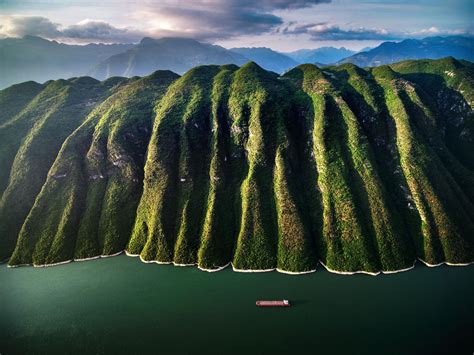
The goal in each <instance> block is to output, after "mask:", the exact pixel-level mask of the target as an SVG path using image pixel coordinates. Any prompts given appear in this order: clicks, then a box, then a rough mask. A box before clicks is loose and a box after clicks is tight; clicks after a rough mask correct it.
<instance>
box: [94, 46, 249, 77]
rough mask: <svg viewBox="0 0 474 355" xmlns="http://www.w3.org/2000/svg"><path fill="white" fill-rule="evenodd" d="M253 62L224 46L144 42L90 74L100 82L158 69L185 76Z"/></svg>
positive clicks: (142, 74) (114, 56)
mask: <svg viewBox="0 0 474 355" xmlns="http://www.w3.org/2000/svg"><path fill="white" fill-rule="evenodd" d="M248 61H249V60H248V59H247V58H245V57H244V56H242V55H240V54H238V53H236V52H233V51H230V50H228V49H225V48H223V47H220V46H216V45H212V44H207V43H201V42H198V41H196V40H194V39H189V38H171V37H170V38H160V39H152V38H148V37H146V38H143V39H142V40H141V41H140V43H138V44H137V45H136V46H134V47H132V48H130V49H129V50H127V51H125V52H123V53H120V54H116V55H113V56H111V57H110V58H108V59H106V60H104V61H102V62H101V63H100V64H99V65H97V67H96V68H94V69H93V70H92V71H91V72H90V73H89V74H90V75H91V76H93V77H95V78H97V79H105V78H109V77H112V76H126V77H131V76H135V75H138V76H144V75H147V74H150V73H152V72H153V71H155V70H157V69H166V70H171V71H173V72H175V73H178V74H183V73H184V72H186V71H188V70H189V69H191V68H193V67H195V66H198V65H204V64H237V65H242V64H245V63H246V62H248Z"/></svg>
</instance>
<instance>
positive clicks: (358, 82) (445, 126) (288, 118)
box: [0, 58, 474, 272]
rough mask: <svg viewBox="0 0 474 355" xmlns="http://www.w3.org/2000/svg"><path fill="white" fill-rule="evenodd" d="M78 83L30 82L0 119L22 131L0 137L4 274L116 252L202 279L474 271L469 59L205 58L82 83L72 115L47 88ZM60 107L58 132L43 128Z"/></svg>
mask: <svg viewBox="0 0 474 355" xmlns="http://www.w3.org/2000/svg"><path fill="white" fill-rule="evenodd" d="M76 80H79V81H80V80H85V79H76ZM74 85H78V84H77V83H73V82H71V81H69V82H65V81H58V82H52V83H49V84H48V85H46V86H44V87H36V86H34V85H32V84H29V86H30V91H29V92H30V93H31V95H30V96H28V95H26V94H25V96H24V97H23V98H22V99H21V100H22V101H21V102H18V103H15V105H13V104H12V108H11V110H10V111H9V112H11V113H10V116H9V117H3V116H1V117H0V118H1V120H2V121H1V122H6V123H3V124H2V125H0V135H2V134H5V135H6V134H7V133H3V132H7V131H2V130H4V129H5V128H4V127H5V125H8V124H18V122H19V123H21V122H23V121H25V122H29V123H25V124H24V125H23V126H22V127H24V128H22V129H23V130H22V132H23V133H21V135H20V136H18V137H17V138H15V139H16V141H15V142H14V143H11V144H10V143H9V145H6V144H5V143H0V154H2V155H1V158H2V164H5V166H7V167H8V169H9V171H10V173H9V178H6V179H5V182H4V184H5V186H7V187H6V189H4V191H3V190H2V200H1V204H0V233H1V234H0V240H1V246H2V248H1V254H2V255H1V257H2V258H9V257H10V261H9V263H10V265H18V264H35V265H43V264H52V263H58V262H62V261H66V260H71V259H85V258H91V257H95V256H98V255H112V254H115V253H117V252H120V251H122V250H126V251H127V252H128V253H129V254H134V255H140V257H141V258H142V260H144V261H148V262H158V263H175V264H180V265H188V264H197V265H198V266H199V267H201V268H203V269H211V270H212V269H218V268H219V267H222V266H224V265H226V264H228V263H229V262H232V263H233V266H234V268H236V269H241V270H248V269H258V270H266V269H273V268H278V269H280V270H283V271H288V272H304V271H310V270H313V269H315V268H316V265H317V263H318V262H319V261H321V262H322V263H323V264H324V265H326V266H327V267H328V268H330V269H333V270H338V271H344V272H355V271H366V272H378V271H394V270H399V269H404V268H408V267H410V266H412V265H413V262H414V260H415V258H416V257H418V258H420V259H422V260H424V261H425V262H427V263H429V264H438V263H442V262H448V263H453V264H462V263H468V262H472V261H474V173H473V171H474V156H473V155H472V152H473V151H474V116H473V114H472V112H473V111H472V107H473V106H472V105H473V101H472V100H473V96H472V95H473V67H472V64H471V63H468V62H459V61H456V60H454V59H451V58H447V59H443V60H438V61H413V62H404V63H400V64H395V65H392V66H390V67H389V66H382V67H378V68H375V69H367V70H363V69H361V68H358V67H356V66H354V65H351V64H347V65H342V66H338V67H329V68H325V69H324V70H321V69H318V68H317V67H316V66H313V65H302V66H299V67H297V68H295V69H293V70H291V71H290V72H288V73H286V74H285V75H283V76H278V75H276V74H274V73H271V72H267V71H265V70H263V69H262V68H260V67H259V66H257V65H256V64H254V63H248V64H246V65H244V66H242V67H240V68H239V67H237V66H234V65H225V66H202V67H197V68H194V69H192V70H190V71H189V72H187V73H186V74H185V75H183V76H182V77H178V76H177V75H175V74H173V73H171V72H163V71H162V72H156V73H154V74H152V75H151V76H148V77H144V78H142V79H139V78H132V79H127V80H123V79H109V80H108V81H105V82H102V83H100V82H94V83H89V85H92V86H91V87H93V88H95V89H94V90H91V89H88V90H86V93H85V94H87V95H89V96H87V95H85V96H84V97H83V98H82V100H86V101H85V103H84V102H83V101H81V103H82V106H80V107H81V109H80V110H79V109H78V111H77V112H76V111H74V112H72V113H71V112H70V111H67V110H68V109H70V107H69V106H68V105H66V104H65V103H64V102H63V101H67V100H66V98H63V97H62V96H61V100H62V101H60V102H57V101H58V99H57V98H56V96H55V95H58V94H57V92H60V91H61V90H65V91H66V92H68V93H69V92H70V91H71V89H67V90H66V89H63V86H68V87H69V86H74ZM56 86H58V88H57V90H56V89H54V88H55V87H56ZM6 90H13V89H12V88H9V89H6ZM6 90H4V91H3V92H0V100H2V104H3V105H7V106H8V105H9V102H10V101H12V99H9V97H10V96H8V95H7V94H5V92H6ZM55 93H56V94H55ZM61 95H63V94H61ZM70 95H71V98H74V99H75V100H79V97H82V96H80V94H79V93H74V94H72V93H71V94H70ZM91 96H93V98H91ZM50 97H52V98H50ZM4 98H5V99H4ZM91 100H92V101H91ZM49 102H51V104H49ZM88 102H93V104H90V106H87V105H88V104H87V103H88ZM43 106H44V107H47V108H48V110H52V112H51V113H49V111H48V113H46V112H43V111H41V110H42V107H43ZM74 107H75V106H74ZM44 110H46V108H45V109H44ZM30 112H38V113H37V114H36V113H35V114H30ZM55 115H58V117H59V116H61V117H62V120H60V121H61V124H59V123H58V125H57V126H54V127H55V128H54V131H53V130H51V129H47V127H46V125H44V124H42V123H36V122H40V121H41V122H42V121H47V119H49V118H50V116H53V117H54V116H55ZM25 117H26V118H25ZM46 117H47V118H46ZM43 126H44V128H42V127H43ZM53 132H54V133H53ZM38 134H40V135H41V134H44V135H48V134H49V136H48V140H47V141H48V144H46V145H44V146H43V144H42V141H41V140H40V139H38V138H37V141H38V143H37V145H34V142H35V139H33V138H35V137H36V136H37V135H38ZM43 150H44V154H45V155H44V156H45V158H44V159H37V158H35V154H38V153H40V152H43ZM5 159H6V160H5ZM8 159H9V160H8ZM8 161H10V163H8ZM4 162H7V163H4ZM30 170H32V172H30V173H28V171H30ZM23 171H26V172H25V173H22V172H23ZM36 172H38V174H36ZM0 182H1V181H0ZM15 209H18V210H20V211H21V213H12V211H14V210H15Z"/></svg>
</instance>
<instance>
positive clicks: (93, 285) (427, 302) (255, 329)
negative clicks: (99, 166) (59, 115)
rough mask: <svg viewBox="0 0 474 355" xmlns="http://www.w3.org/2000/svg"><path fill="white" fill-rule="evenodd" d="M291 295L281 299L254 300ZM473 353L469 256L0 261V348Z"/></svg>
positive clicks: (473, 278) (473, 284) (473, 285)
mask: <svg viewBox="0 0 474 355" xmlns="http://www.w3.org/2000/svg"><path fill="white" fill-rule="evenodd" d="M283 298H288V299H290V301H291V302H292V304H293V306H292V307H290V308H287V309H276V308H267V309H262V308H257V307H255V300H257V299H283ZM141 352H148V353H160V354H168V353H177V354H182V353H184V354H186V353H189V354H253V353H261V354H266V353H276V354H280V353H286V354H300V353H301V354H332V353H336V354H339V353H340V354H437V353H445V354H469V355H472V354H473V352H474V266H469V267H445V266H443V267H438V268H433V269H432V268H427V267H424V266H417V267H416V268H415V269H414V270H412V271H409V272H404V273H400V274H395V275H381V276H377V277H373V276H367V275H355V276H343V275H335V274H330V273H328V272H326V271H323V269H322V268H320V269H319V271H318V272H316V273H314V274H309V275H302V276H289V275H283V274H278V273H276V272H271V273H264V274H241V273H234V272H232V271H231V270H230V269H226V270H224V271H221V272H218V273H212V274H209V273H205V272H202V271H199V270H197V269H195V268H178V267H173V266H165V265H156V264H143V263H141V262H140V261H139V260H137V259H136V258H130V257H126V256H118V257H114V258H109V259H101V260H95V261H89V262H81V263H79V262H76V263H71V264H68V265H63V266H57V267H52V268H45V269H34V268H31V267H24V268H18V269H8V268H7V267H6V266H5V265H0V353H1V354H2V355H5V354H16V353H29V354H32V353H48V354H51V353H62V354H66V353H68V354H70V353H141Z"/></svg>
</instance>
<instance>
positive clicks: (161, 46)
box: [0, 36, 474, 89]
mask: <svg viewBox="0 0 474 355" xmlns="http://www.w3.org/2000/svg"><path fill="white" fill-rule="evenodd" d="M447 56H453V57H455V58H458V59H466V60H471V61H472V60H474V41H473V38H472V37H461V36H452V37H431V38H425V39H423V40H405V41H402V42H399V43H396V42H384V43H382V44H381V45H380V46H378V47H376V48H373V49H370V50H367V51H363V52H360V53H355V52H354V51H351V50H348V49H346V48H333V47H322V48H317V49H301V50H298V51H295V52H291V53H280V52H277V51H274V50H272V49H270V48H232V49H226V48H224V47H221V46H217V45H212V44H208V43H202V42H199V41H196V40H193V39H187V38H161V39H152V38H143V39H142V40H141V41H140V43H138V44H110V45H109V44H89V45H85V46H79V45H68V44H64V43H58V42H56V41H49V40H45V39H43V38H40V37H34V36H25V37H23V38H6V39H0V63H1V65H0V89H1V88H5V87H8V86H10V85H12V84H15V83H19V82H23V81H27V80H33V81H36V82H45V81H47V80H51V79H59V78H63V79H67V78H71V77H76V76H84V75H90V76H92V77H94V78H97V79H101V80H103V79H106V78H110V77H113V76H124V77H132V76H144V75H148V74H150V73H152V72H154V71H155V70H171V71H173V72H175V73H177V74H183V73H184V72H186V71H188V70H189V69H191V68H193V67H195V66H198V65H207V64H217V65H222V64H236V65H239V66H241V65H243V64H245V63H247V62H249V61H254V62H256V63H257V64H259V65H260V66H262V67H263V68H265V69H266V70H270V71H273V72H276V73H284V72H286V71H288V70H290V69H291V68H294V67H295V66H297V65H298V64H303V63H313V64H317V65H328V64H334V63H338V64H343V63H354V64H357V65H358V66H362V67H364V66H377V65H380V64H391V63H395V62H398V61H401V60H406V59H423V58H432V59H436V58H441V57H447Z"/></svg>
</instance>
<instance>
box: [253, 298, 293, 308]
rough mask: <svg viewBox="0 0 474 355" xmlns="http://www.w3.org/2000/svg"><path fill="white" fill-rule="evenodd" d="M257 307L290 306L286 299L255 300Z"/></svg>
mask: <svg viewBox="0 0 474 355" xmlns="http://www.w3.org/2000/svg"><path fill="white" fill-rule="evenodd" d="M255 304H256V305H257V307H290V302H289V301H288V300H281V301H257V302H255Z"/></svg>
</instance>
